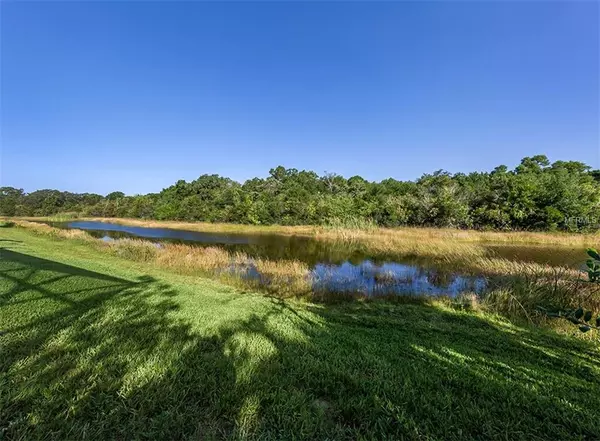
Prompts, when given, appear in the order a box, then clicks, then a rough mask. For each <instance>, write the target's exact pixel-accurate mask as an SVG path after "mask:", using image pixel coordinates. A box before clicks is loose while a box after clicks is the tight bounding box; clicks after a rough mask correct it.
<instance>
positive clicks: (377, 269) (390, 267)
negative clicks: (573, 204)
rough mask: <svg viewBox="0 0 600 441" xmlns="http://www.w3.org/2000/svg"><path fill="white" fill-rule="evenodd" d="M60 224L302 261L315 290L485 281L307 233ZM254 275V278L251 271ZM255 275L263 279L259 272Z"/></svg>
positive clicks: (562, 255)
mask: <svg viewBox="0 0 600 441" xmlns="http://www.w3.org/2000/svg"><path fill="white" fill-rule="evenodd" d="M50 225H52V226H54V227H58V228H67V229H81V230H85V231H87V232H88V233H89V234H91V235H92V236H94V237H97V238H99V239H103V240H113V239H119V238H125V237H139V238H146V239H151V240H152V241H154V242H159V243H160V242H175V243H186V244H192V245H196V246H204V247H206V246H218V247H220V248H224V249H226V250H228V251H242V252H244V253H246V254H247V255H248V256H250V257H252V258H265V259H270V260H299V261H302V262H304V263H306V264H307V265H309V267H310V268H311V271H312V277H311V279H312V281H313V282H312V283H313V288H314V290H315V291H324V292H330V293H332V292H339V293H352V294H362V295H367V296H376V295H390V294H397V295H403V294H423V295H433V296H435V295H450V296H456V295H458V294H460V293H463V292H475V293H481V292H482V291H483V290H484V289H485V288H486V280H485V279H484V278H483V277H477V276H473V275H468V274H461V273H460V272H457V271H449V270H447V269H442V268H439V267H436V266H435V265H434V264H432V263H431V262H427V261H426V260H425V261H424V260H423V259H419V260H418V261H416V260H414V259H412V260H411V259H407V258H404V257H401V256H394V255H372V254H369V253H368V252H367V251H366V250H365V249H363V248H362V247H361V246H360V245H348V244H341V243H332V242H328V241H320V240H315V239H312V238H309V237H304V236H284V235H276V234H229V233H207V232H199V231H186V230H176V229H169V228H146V227H135V226H128V225H120V224H113V223H108V222H94V221H73V222H64V223H50ZM488 248H489V252H490V255H497V256H499V257H504V258H507V259H511V260H523V261H532V262H539V263H552V264H557V263H560V264H563V265H565V264H566V265H572V266H574V265H579V264H580V263H581V260H582V257H581V256H582V254H581V252H582V250H580V249H577V248H573V249H572V250H564V249H561V250H559V252H557V251H556V250H555V249H553V248H551V247H545V246H544V247H523V246H519V247H516V246H505V245H502V246H500V245H490V246H489V247H488ZM250 276H253V275H252V273H250ZM254 276H256V277H260V275H259V274H255V275H254Z"/></svg>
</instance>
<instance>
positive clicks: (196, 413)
mask: <svg viewBox="0 0 600 441" xmlns="http://www.w3.org/2000/svg"><path fill="white" fill-rule="evenodd" d="M0 247H1V250H0V333H1V335H0V439H3V440H5V439H8V440H13V439H14V440H33V439H57V440H58V439H60V440H70V439H73V440H75V439H90V440H109V439H118V440H135V439H148V440H159V439H165V440H177V439H194V440H209V439H230V438H231V439H273V440H288V439H289V440H291V439H352V440H354V439H415V440H429V439H431V440H434V439H435V440H453V439H456V440H459V439H460V440H463V439H480V440H490V439H502V440H519V439H520V440H538V439H547V440H558V439H565V440H578V439H580V440H584V439H586V440H598V439H600V346H599V345H598V344H597V343H593V342H590V341H585V340H582V339H579V338H575V337H571V336H562V335H558V334H556V333H553V332H551V331H545V330H542V329H540V328H535V327H527V326H517V325H514V324H511V323H509V322H508V321H506V320H504V319H502V318H499V317H493V316H486V315H482V314H477V313H472V312H466V311H459V310H454V309H451V308H449V307H445V306H442V305H436V304H433V305H416V304H400V303H390V302H383V301H382V302H346V303H341V304H337V305H318V304H310V303H302V302H300V301H291V300H290V301H283V300H280V299H276V298H271V297H267V296H263V295H260V294H256V293H248V292H241V291H239V290H236V289H234V288H231V287H228V286H225V285H222V284H219V283H217V282H213V281H209V280H205V279H200V278H194V277H185V276H179V275H175V274H171V273H168V272H165V271H162V270H160V269H157V268H154V267H152V266H150V265H147V266H144V265H143V264H140V263H134V262H130V261H127V260H122V259H120V258H117V257H113V256H109V255H106V254H99V253H98V252H97V251H95V250H94V249H93V247H91V246H89V245H87V244H85V243H80V242H77V241H73V240H58V239H51V238H48V237H42V236H35V235H33V234H32V233H30V232H27V231H24V230H22V229H17V228H1V229H0Z"/></svg>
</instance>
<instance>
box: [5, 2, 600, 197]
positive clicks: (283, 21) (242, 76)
mask: <svg viewBox="0 0 600 441" xmlns="http://www.w3.org/2000/svg"><path fill="white" fill-rule="evenodd" d="M0 8H1V11H0V14H1V31H0V32H1V34H0V37H1V63H2V64H1V69H0V70H1V74H2V76H1V104H2V109H1V110H2V115H1V118H2V119H1V128H2V152H1V157H0V159H1V175H0V184H1V185H10V186H15V187H20V188H24V189H25V190H26V191H32V190H35V189H39V188H59V189H63V190H69V191H77V192H84V191H89V192H98V193H107V192H110V191H113V190H122V191H125V192H126V193H128V194H134V193H146V192H154V191H160V190H161V189H162V188H164V187H166V186H168V185H170V184H172V183H173V182H175V181H176V180H178V179H187V180H191V179H195V178H196V177H198V176H199V175H201V174H204V173H218V174H221V175H224V176H229V177H231V178H233V179H236V180H239V181H243V180H245V179H247V178H250V177H254V176H266V175H267V174H268V170H269V169H270V168H272V167H275V166H277V165H284V166H286V167H295V168H298V169H310V170H314V171H317V172H319V173H321V172H324V171H328V172H336V173H340V174H342V175H345V176H347V177H349V176H352V175H357V174H359V175H361V176H364V177H365V178H367V179H370V180H381V179H385V178H387V177H394V178H396V179H415V178H417V177H419V176H420V175H421V174H423V173H425V172H432V171H434V170H437V169H445V170H448V171H451V172H459V171H465V172H467V171H474V170H490V169H492V168H493V167H494V166H496V165H499V164H506V165H508V166H511V167H512V166H514V165H516V164H517V163H518V162H519V160H520V158H522V157H523V156H531V155H534V154H539V153H542V154H547V155H548V156H549V158H550V159H551V160H557V159H564V160H569V159H570V160H580V161H584V162H586V163H588V164H590V165H592V166H593V167H595V168H600V146H599V124H600V115H599V104H598V103H599V98H600V92H599V86H598V82H599V79H598V78H599V64H600V63H599V55H598V53H599V29H598V20H599V11H598V3H597V2H595V1H590V2H583V1H574V2H566V1H565V2H535V1H534V2H512V1H507V2H479V3H476V2H396V3H391V2H381V3H372V2H371V3H367V2H351V3H343V2H327V3H326V2H284V3H277V2H262V3H254V2H244V3H214V2H213V3H200V2H93V3H86V2H17V1H13V2H2V3H0Z"/></svg>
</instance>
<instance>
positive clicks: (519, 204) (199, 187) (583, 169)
mask: <svg viewBox="0 0 600 441" xmlns="http://www.w3.org/2000/svg"><path fill="white" fill-rule="evenodd" d="M599 208H600V170H592V169H591V167H589V166H588V165H586V164H584V163H582V162H578V161H556V162H554V163H550V161H549V160H548V158H547V157H546V156H544V155H537V156H533V157H526V158H524V159H522V160H521V163H520V164H519V165H518V166H517V167H515V168H514V169H513V170H509V169H508V167H506V166H504V165H500V166H498V167H496V168H495V169H494V170H492V171H491V172H472V173H469V174H464V173H456V174H451V173H448V172H446V171H443V170H439V171H436V172H434V173H431V174H424V175H423V176H422V177H421V178H419V179H417V180H416V181H398V180H395V179H391V178H390V179H385V180H383V181H380V182H369V181H367V180H365V179H363V178H362V177H360V176H353V177H351V178H348V179H347V178H344V177H343V176H340V175H337V174H332V173H327V174H324V175H321V176H319V175H318V174H317V173H315V172H312V171H304V170H303V171H299V170H296V169H293V168H287V169H286V168H284V167H281V166H279V167H276V168H274V169H271V170H270V171H269V176H268V177H267V178H253V179H249V180H247V181H246V182H244V183H243V184H240V183H238V182H236V181H233V180H231V179H229V178H225V177H222V176H219V175H207V174H206V175H202V176H200V177H199V178H198V179H196V180H194V181H191V182H186V181H184V180H179V181H177V182H176V183H175V184H174V185H171V186H170V187H168V188H165V189H163V190H162V191H161V192H160V193H151V194H146V195H135V196H126V195H125V194H124V193H122V192H112V193H110V194H108V195H106V196H102V195H99V194H92V193H82V194H78V193H70V192H64V191H58V190H37V191H34V192H32V193H25V192H24V191H23V190H22V189H17V188H12V187H1V188H0V215H3V216H51V215H55V214H60V213H74V214H78V215H81V216H102V217H130V218H142V219H158V220H182V221H207V222H233V223H243V224H257V225H270V224H281V225H323V224H336V225H350V224H352V225H364V224H377V225H380V226H386V227H393V226H400V225H412V226H435V227H455V228H477V229H495V230H557V229H558V230H565V231H585V230H595V229H598V228H599V227H600V225H599V223H600V210H599Z"/></svg>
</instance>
